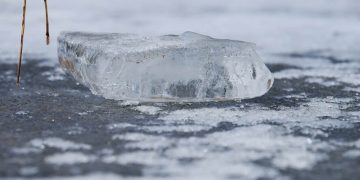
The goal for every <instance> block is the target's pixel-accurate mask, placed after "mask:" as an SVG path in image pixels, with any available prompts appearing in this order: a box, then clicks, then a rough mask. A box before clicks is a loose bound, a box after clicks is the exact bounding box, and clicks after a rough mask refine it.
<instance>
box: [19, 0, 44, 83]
mask: <svg viewBox="0 0 360 180" xmlns="http://www.w3.org/2000/svg"><path fill="white" fill-rule="evenodd" d="M44 4H45V24H46V33H45V36H46V44H47V45H49V44H50V33H49V15H48V5H47V0H44ZM25 17H26V0H23V16H22V24H21V25H22V29H21V41H20V52H19V62H18V65H17V78H16V84H17V85H19V83H20V74H21V64H22V55H23V46H24V34H25Z"/></svg>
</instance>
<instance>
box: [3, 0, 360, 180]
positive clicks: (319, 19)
mask: <svg viewBox="0 0 360 180" xmlns="http://www.w3.org/2000/svg"><path fill="white" fill-rule="evenodd" d="M107 2H108V4H106V3H105V4H104V3H103V1H97V0H94V1H92V3H88V1H87V0H77V1H70V0H63V1H51V2H49V7H50V17H51V20H52V21H51V22H52V24H51V25H52V26H51V33H52V36H51V37H52V42H55V40H56V36H57V35H58V33H59V32H60V31H61V30H83V31H96V32H99V31H100V32H104V31H106V32H134V33H145V34H147V33H149V34H169V33H173V34H178V33H179V32H183V31H188V30H191V31H195V32H199V33H202V34H208V35H211V36H214V37H221V38H228V39H238V40H244V41H249V42H254V43H256V44H257V45H258V52H259V53H260V55H261V57H262V58H263V60H264V62H265V63H266V65H267V66H268V67H269V69H270V70H271V71H272V72H273V74H274V77H275V82H274V86H273V88H272V89H271V90H270V91H269V92H268V93H267V94H266V95H264V96H262V97H259V98H255V99H248V100H243V101H226V102H207V103H192V104H188V103H138V102H118V101H113V100H106V99H104V98H102V97H98V96H95V95H93V94H92V93H91V92H90V91H89V90H88V89H87V88H85V87H83V86H82V85H80V84H77V83H76V82H75V81H74V80H73V79H72V78H70V76H68V75H66V74H65V73H64V72H63V71H62V70H61V69H60V68H59V66H58V64H57V61H56V53H55V52H56V44H55V43H52V45H51V46H50V48H44V47H43V46H42V44H44V42H43V41H44V37H43V35H44V34H41V32H42V31H43V24H42V23H43V14H41V13H43V4H42V3H43V1H32V2H29V15H28V29H27V36H26V38H25V40H26V44H25V58H24V62H25V63H24V64H23V72H22V81H21V86H20V87H17V86H16V84H15V80H16V72H15V70H16V64H15V63H16V60H17V48H18V44H17V43H18V41H17V40H18V38H19V34H18V33H17V31H14V29H17V30H19V25H20V21H19V20H20V16H21V13H20V10H21V5H20V3H18V2H17V1H13V0H1V2H0V39H1V42H0V179H8V178H9V179H12V178H15V179H23V178H34V179H49V178H50V179H144V180H145V179H146V180H147V179H195V180H198V179H206V180H211V179H246V180H265V179H290V180H297V179H301V180H312V179H329V180H343V179H346V180H357V179H359V177H360V171H359V169H360V94H359V93H360V49H359V44H360V13H359V12H360V11H359V10H360V3H359V1H357V0H332V1H331V2H329V1H328V0H293V1H287V0H272V1H263V0H252V1H247V0H225V1H211V0H196V1H195V0H182V1H181V2H180V1H178V2H176V3H175V2H173V1H164V0H152V1H148V0H134V1H120V0H108V1H107ZM84 3H85V4H84ZM109 4H110V6H109ZM69 7H73V8H69ZM179 9H180V10H179ZM79 12H81V13H79ZM37 28H38V29H37ZM48 51H49V52H51V53H50V54H47V53H44V52H48Z"/></svg>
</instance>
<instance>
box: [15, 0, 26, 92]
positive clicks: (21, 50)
mask: <svg viewBox="0 0 360 180" xmlns="http://www.w3.org/2000/svg"><path fill="white" fill-rule="evenodd" d="M25 15H26V0H23V16H22V30H21V40H20V54H19V62H18V65H17V78H16V84H17V85H19V83H20V73H21V61H22V53H23V45H24V33H25Z"/></svg>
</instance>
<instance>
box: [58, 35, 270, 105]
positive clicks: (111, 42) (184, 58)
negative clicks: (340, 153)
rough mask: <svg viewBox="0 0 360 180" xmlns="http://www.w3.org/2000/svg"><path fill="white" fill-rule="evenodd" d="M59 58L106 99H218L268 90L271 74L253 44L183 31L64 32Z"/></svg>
mask: <svg viewBox="0 0 360 180" xmlns="http://www.w3.org/2000/svg"><path fill="white" fill-rule="evenodd" d="M58 43H59V46H58V55H59V62H60V64H61V65H62V67H63V68H64V69H65V71H66V72H68V73H70V74H71V75H72V76H73V77H74V78H75V79H76V80H77V81H79V82H81V83H82V84H83V85H85V86H87V87H89V88H90V90H91V91H92V92H93V93H94V94H96V95H101V96H103V97H105V98H108V99H115V100H137V101H190V102H191V101H217V100H234V99H245V98H253V97H257V96H261V95H263V94H265V93H266V92H267V91H268V90H269V89H270V88H271V86H272V84H273V81H274V79H273V76H272V74H271V72H270V71H269V70H268V68H267V67H266V66H265V64H264V63H263V62H262V61H261V59H260V57H259V56H258V55H257V54H256V52H255V44H252V43H248V42H243V41H235V40H227V39H215V38H212V37H209V36H205V35H201V34H197V33H193V32H185V33H183V34H181V35H165V36H158V37H144V36H139V35H135V34H117V33H103V34H100V33H96V34H95V33H84V32H62V33H61V34H60V36H59V38H58Z"/></svg>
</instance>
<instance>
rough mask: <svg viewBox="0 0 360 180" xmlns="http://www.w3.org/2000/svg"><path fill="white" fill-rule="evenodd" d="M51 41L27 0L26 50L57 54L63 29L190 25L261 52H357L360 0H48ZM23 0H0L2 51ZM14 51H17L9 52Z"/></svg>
mask: <svg viewBox="0 0 360 180" xmlns="http://www.w3.org/2000/svg"><path fill="white" fill-rule="evenodd" d="M48 3H49V11H50V12H49V13H50V33H51V42H52V43H51V45H50V47H46V46H45V45H44V44H45V40H44V34H45V32H44V30H45V27H44V26H45V25H44V5H43V1H42V0H31V1H28V8H27V17H26V18H27V22H26V34H25V47H24V51H25V54H26V55H33V56H34V55H41V57H44V56H45V57H51V58H55V57H56V45H57V44H56V37H57V36H58V34H59V32H61V31H90V32H121V33H139V34H144V35H160V34H180V33H182V32H184V31H194V32H198V33H202V34H206V35H210V36H214V37H218V38H229V39H237V40H243V41H250V42H254V43H256V44H257V45H258V47H259V50H260V53H263V54H273V53H283V52H289V51H295V50H296V51H307V50H314V49H316V50H324V49H325V50H326V49H330V50H335V51H336V52H339V53H341V54H346V56H350V54H354V53H357V52H356V51H357V50H358V48H357V46H358V44H359V43H358V42H359V39H360V1H358V0H271V1H269V0H222V1H219V0H181V1H180V0H151V1H149V0H132V1H125V0H107V1H102V0H91V1H89V0H76V1H73V0H61V1H60V0H56V1H55V0H50V1H49V2H48ZM21 10H22V1H20V0H17V1H14V0H1V2H0V40H1V43H0V53H2V54H3V56H5V55H7V56H10V57H13V56H15V57H16V56H17V51H18V48H19V41H20V30H21V16H22V12H21ZM15 59H16V58H15Z"/></svg>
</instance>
